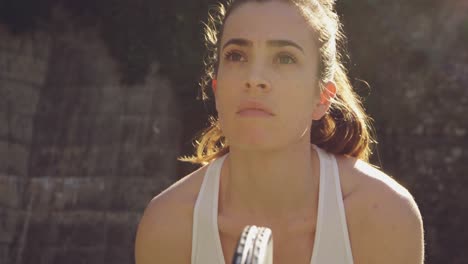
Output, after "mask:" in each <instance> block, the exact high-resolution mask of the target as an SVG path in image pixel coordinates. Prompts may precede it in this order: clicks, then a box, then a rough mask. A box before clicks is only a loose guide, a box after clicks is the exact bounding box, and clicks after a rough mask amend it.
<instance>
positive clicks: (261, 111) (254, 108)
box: [237, 101, 274, 116]
mask: <svg viewBox="0 0 468 264" xmlns="http://www.w3.org/2000/svg"><path fill="white" fill-rule="evenodd" d="M237 114H239V115H249V116H252V115H253V116H262V115H264V116H274V114H273V111H272V110H271V109H270V108H269V107H267V106H266V105H264V104H262V103H260V102H255V101H247V102H244V103H242V104H240V105H239V107H238V109H237Z"/></svg>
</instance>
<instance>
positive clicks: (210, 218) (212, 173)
mask: <svg viewBox="0 0 468 264" xmlns="http://www.w3.org/2000/svg"><path fill="white" fill-rule="evenodd" d="M313 147H314V149H315V150H316V152H317V154H318V157H319V159H320V184H319V201H318V203H319V206H318V215H317V226H316V232H315V242H314V248H313V251H312V258H311V260H310V263H311V264H329V263H333V264H352V263H353V256H352V253H351V243H350V241H349V236H348V227H347V224H346V217H345V210H344V205H343V196H342V193H341V186H340V178H339V172H338V164H337V162H336V159H335V156H333V155H332V154H330V153H327V152H325V151H324V150H322V149H320V148H318V147H317V146H315V145H314V146H313ZM227 155H229V154H226V155H224V156H222V157H220V158H218V159H216V160H215V161H213V162H212V163H211V164H210V165H209V167H208V168H207V171H206V174H205V176H204V179H203V183H202V185H201V188H200V192H199V194H198V198H197V201H196V203H195V208H194V213H193V231H192V264H226V263H225V262H224V255H223V251H222V247H221V240H220V237H219V231H218V194H219V177H220V172H221V166H222V164H223V161H224V160H225V158H226V157H227ZM273 244H274V234H273ZM311 250H312V249H311ZM228 259H229V258H228Z"/></svg>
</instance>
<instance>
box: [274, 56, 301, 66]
mask: <svg viewBox="0 0 468 264" xmlns="http://www.w3.org/2000/svg"><path fill="white" fill-rule="evenodd" d="M275 63H278V64H293V63H296V58H294V57H293V56H291V55H288V54H280V55H278V56H277V57H276V59H275Z"/></svg>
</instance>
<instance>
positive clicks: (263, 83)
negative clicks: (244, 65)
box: [245, 74, 271, 93]
mask: <svg viewBox="0 0 468 264" xmlns="http://www.w3.org/2000/svg"><path fill="white" fill-rule="evenodd" d="M245 88H246V90H247V92H250V93H266V92H269V91H270V90H271V84H270V82H269V81H268V80H266V78H264V77H262V75H260V74H251V75H250V77H249V78H248V79H247V81H246V82H245Z"/></svg>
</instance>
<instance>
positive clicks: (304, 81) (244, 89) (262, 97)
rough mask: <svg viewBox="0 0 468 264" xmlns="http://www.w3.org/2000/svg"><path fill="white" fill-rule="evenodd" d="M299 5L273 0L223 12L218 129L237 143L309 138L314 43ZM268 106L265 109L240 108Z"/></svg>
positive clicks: (251, 145)
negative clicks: (225, 15) (224, 18)
mask: <svg viewBox="0 0 468 264" xmlns="http://www.w3.org/2000/svg"><path fill="white" fill-rule="evenodd" d="M314 38H315V36H314V33H313V31H312V30H311V28H310V26H309V25H308V24H307V22H306V20H305V19H304V18H303V16H301V14H300V13H299V11H298V9H297V8H296V7H294V6H292V5H289V4H287V3H282V2H279V1H271V2H266V3H254V2H253V3H246V4H243V5H241V6H239V7H238V8H236V9H235V10H233V12H232V13H231V14H230V16H229V17H228V18H227V20H226V22H225V25H224V32H223V36H222V39H221V45H220V50H219V52H220V53H219V54H220V56H219V68H218V72H217V86H218V89H217V91H216V93H215V101H216V108H217V111H218V117H219V120H220V125H221V129H222V131H223V134H224V135H225V137H226V139H227V142H228V144H229V145H230V146H231V147H236V148H240V149H258V150H260V149H264V150H265V149H270V150H271V149H276V148H281V147H284V146H287V145H290V144H295V143H297V142H305V143H306V144H309V142H310V127H311V123H312V119H313V113H314V110H315V108H316V107H317V104H318V102H319V99H320V96H319V95H320V92H319V87H318V83H319V80H318V75H317V73H318V59H319V54H318V48H317V45H316V43H315V41H314ZM249 108H267V109H269V110H267V112H271V113H270V114H268V113H265V112H264V111H259V110H244V111H240V112H239V110H240V109H249Z"/></svg>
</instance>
